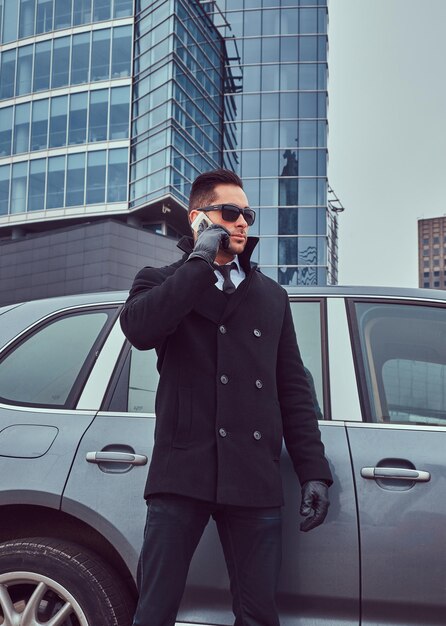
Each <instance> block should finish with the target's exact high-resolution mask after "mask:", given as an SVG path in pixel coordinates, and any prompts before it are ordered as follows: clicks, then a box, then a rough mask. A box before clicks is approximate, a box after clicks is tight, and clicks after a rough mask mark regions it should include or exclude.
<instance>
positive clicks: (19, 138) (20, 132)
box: [12, 102, 30, 154]
mask: <svg viewBox="0 0 446 626" xmlns="http://www.w3.org/2000/svg"><path fill="white" fill-rule="evenodd" d="M29 116H30V104H29V102H26V103H24V104H18V105H17V106H16V107H15V120H14V144H13V150H12V151H13V154H18V153H19V152H28V149H29Z"/></svg>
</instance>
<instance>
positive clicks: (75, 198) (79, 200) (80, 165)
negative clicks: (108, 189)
mask: <svg viewBox="0 0 446 626" xmlns="http://www.w3.org/2000/svg"><path fill="white" fill-rule="evenodd" d="M84 188H85V154H83V153H82V154H69V155H68V167H67V194H66V202H65V204H66V206H79V205H82V204H84Z"/></svg>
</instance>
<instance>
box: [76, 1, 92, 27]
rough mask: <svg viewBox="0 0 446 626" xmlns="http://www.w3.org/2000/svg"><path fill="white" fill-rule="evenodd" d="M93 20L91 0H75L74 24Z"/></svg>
mask: <svg viewBox="0 0 446 626" xmlns="http://www.w3.org/2000/svg"><path fill="white" fill-rule="evenodd" d="M90 21H91V0H73V26H77V25H78V24H88V22H90Z"/></svg>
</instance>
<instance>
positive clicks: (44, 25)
mask: <svg viewBox="0 0 446 626" xmlns="http://www.w3.org/2000/svg"><path fill="white" fill-rule="evenodd" d="M52 28H53V0H37V18H36V34H37V35H38V34H39V33H47V32H48V31H50V30H52Z"/></svg>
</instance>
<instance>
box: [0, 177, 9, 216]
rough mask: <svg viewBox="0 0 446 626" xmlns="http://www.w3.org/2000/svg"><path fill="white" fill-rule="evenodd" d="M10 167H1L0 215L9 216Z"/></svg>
mask: <svg viewBox="0 0 446 626" xmlns="http://www.w3.org/2000/svg"><path fill="white" fill-rule="evenodd" d="M9 181H10V166H9V165H1V166H0V215H7V214H8V207H9Z"/></svg>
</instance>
